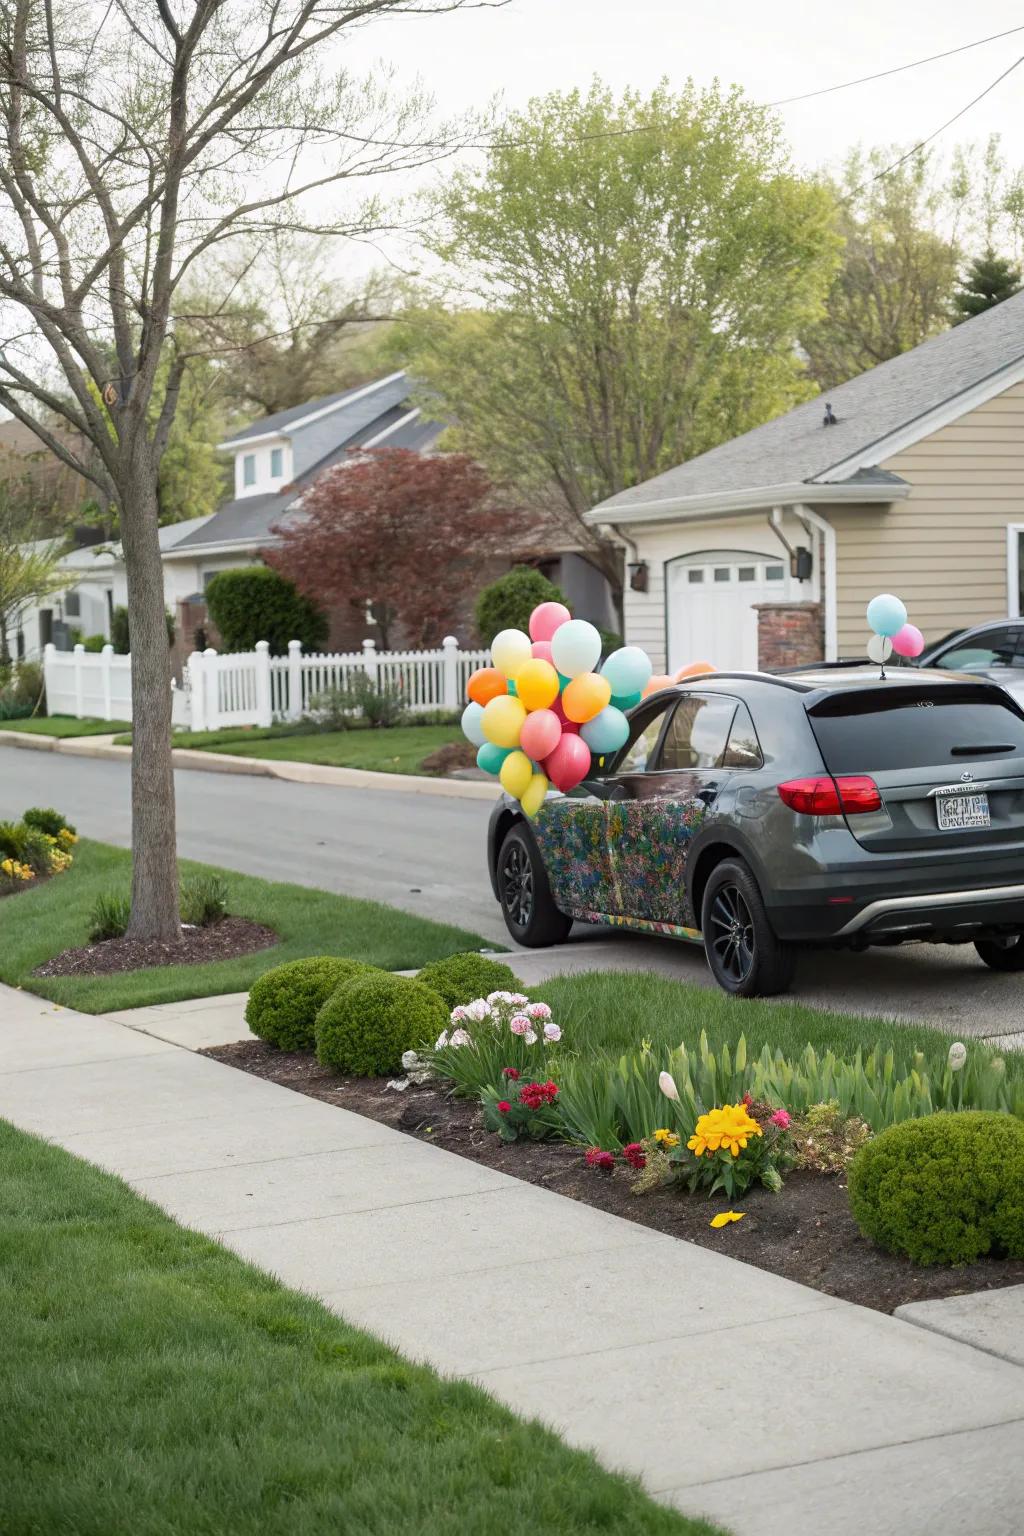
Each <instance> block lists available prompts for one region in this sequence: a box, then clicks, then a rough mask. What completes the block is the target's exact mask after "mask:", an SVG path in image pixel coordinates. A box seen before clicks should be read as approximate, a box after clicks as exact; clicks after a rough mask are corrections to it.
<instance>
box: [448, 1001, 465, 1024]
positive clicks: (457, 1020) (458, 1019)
mask: <svg viewBox="0 0 1024 1536" xmlns="http://www.w3.org/2000/svg"><path fill="white" fill-rule="evenodd" d="M465 1017H466V1010H465V1008H463V1006H462V1004H461V1003H460V1004H459V1006H458V1007H457V1008H453V1009H452V1011H451V1021H452V1023H453V1024H461V1023H462V1021H463V1019H464V1018H465Z"/></svg>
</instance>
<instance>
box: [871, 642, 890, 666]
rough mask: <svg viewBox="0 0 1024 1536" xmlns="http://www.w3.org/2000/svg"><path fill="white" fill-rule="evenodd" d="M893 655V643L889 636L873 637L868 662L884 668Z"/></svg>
mask: <svg viewBox="0 0 1024 1536" xmlns="http://www.w3.org/2000/svg"><path fill="white" fill-rule="evenodd" d="M891 655H892V641H891V640H890V639H889V637H888V635H872V636H871V639H870V640H869V641H868V660H869V661H877V662H878V664H879V666H882V665H883V664H884V663H885V662H887V661H888V660H889V657H890V656H891Z"/></svg>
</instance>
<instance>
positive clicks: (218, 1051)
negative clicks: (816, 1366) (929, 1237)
mask: <svg viewBox="0 0 1024 1536" xmlns="http://www.w3.org/2000/svg"><path fill="white" fill-rule="evenodd" d="M204 1054H206V1055H208V1056H214V1057H216V1059H217V1060H218V1061H223V1062H227V1063H228V1065H230V1066H233V1067H240V1068H241V1069H242V1071H244V1072H252V1073H254V1074H255V1075H256V1076H257V1077H265V1078H268V1079H270V1081H272V1082H275V1083H281V1084H283V1085H284V1086H285V1087H286V1088H294V1089H295V1090H296V1091H297V1092H299V1093H306V1094H309V1095H310V1096H311V1097H312V1098H315V1099H324V1100H326V1102H327V1103H329V1104H338V1105H340V1106H341V1107H342V1108H343V1109H351V1110H354V1111H355V1112H356V1114H360V1115H367V1116H368V1117H369V1118H370V1119H372V1120H379V1121H382V1122H383V1123H384V1124H385V1125H390V1126H393V1127H394V1128H395V1129H396V1130H400V1131H405V1132H407V1133H408V1134H409V1135H410V1136H416V1137H418V1138H419V1139H420V1140H423V1141H433V1142H436V1143H437V1145H438V1146H441V1147H445V1148H447V1150H448V1151H449V1152H457V1153H458V1154H459V1155H460V1156H461V1157H468V1158H470V1159H472V1161H473V1162H476V1163H485V1164H486V1165H487V1166H488V1167H489V1168H499V1169H501V1171H502V1172H503V1173H509V1174H512V1175H513V1176H514V1177H515V1178H519V1179H525V1180H526V1181H527V1182H528V1183H530V1184H540V1185H542V1186H543V1187H544V1188H545V1189H553V1190H555V1191H556V1193H558V1194H560V1195H567V1196H568V1197H569V1199H570V1200H582V1201H583V1202H584V1203H585V1204H586V1205H596V1206H598V1207H599V1208H600V1209H601V1210H603V1211H611V1212H612V1213H613V1214H614V1215H616V1216H623V1217H625V1219H626V1220H627V1221H636V1222H639V1223H640V1225H641V1226H646V1227H654V1228H655V1229H656V1230H657V1231H659V1232H667V1233H669V1235H670V1236H672V1237H681V1238H685V1239H686V1241H687V1242H691V1243H699V1244H700V1245H701V1247H703V1248H714V1249H716V1250H718V1251H719V1252H721V1253H728V1254H730V1255H731V1256H732V1257H733V1258H734V1259H743V1260H744V1261H745V1262H746V1263H747V1264H754V1265H756V1266H757V1268H758V1269H768V1270H771V1271H772V1272H773V1273H774V1274H777V1275H785V1276H786V1278H787V1279H789V1280H798V1281H800V1282H801V1284H803V1285H810V1286H813V1287H814V1289H815V1290H818V1291H825V1292H826V1293H827V1294H828V1295H830V1296H841V1297H843V1298H844V1299H845V1300H847V1301H856V1302H859V1303H860V1304H861V1305H862V1306H865V1307H873V1308H874V1309H875V1310H876V1311H878V1312H892V1311H893V1309H894V1308H896V1307H899V1306H902V1305H903V1303H904V1302H908V1301H927V1300H930V1299H932V1298H933V1297H942V1296H958V1295H961V1294H963V1293H964V1292H967V1291H984V1290H994V1289H997V1288H999V1287H1001V1286H1005V1285H1020V1284H1024V1261H1021V1260H1014V1259H1005V1260H996V1259H988V1260H982V1261H981V1262H979V1263H977V1264H968V1265H965V1266H963V1267H961V1268H958V1269H944V1268H929V1269H922V1268H919V1267H918V1266H916V1265H914V1264H911V1263H910V1261H909V1260H907V1259H901V1258H897V1257H896V1256H895V1255H893V1254H890V1253H884V1252H883V1251H882V1250H881V1249H879V1248H875V1247H874V1246H873V1245H872V1244H871V1243H869V1242H866V1241H865V1239H864V1238H863V1237H861V1235H860V1233H859V1232H858V1230H857V1228H856V1226H855V1225H854V1221H853V1218H852V1216H851V1215H850V1211H849V1206H848V1205H847V1197H846V1180H845V1177H843V1176H823V1175H821V1174H812V1173H791V1174H790V1175H789V1177H788V1179H787V1180H786V1187H785V1189H784V1190H783V1191H782V1193H781V1194H779V1195H772V1194H769V1192H768V1191H767V1190H766V1189H762V1188H761V1187H760V1186H758V1187H757V1188H756V1189H752V1190H750V1191H749V1192H748V1193H747V1194H746V1195H744V1196H743V1197H742V1198H741V1199H737V1200H735V1201H733V1202H732V1207H733V1208H734V1209H735V1210H739V1211H743V1212H744V1213H745V1214H744V1219H743V1220H742V1221H739V1222H732V1223H731V1224H730V1225H729V1226H727V1227H724V1228H723V1229H721V1230H720V1231H715V1230H714V1229H713V1228H712V1227H711V1226H710V1225H709V1223H710V1221H711V1218H712V1216H714V1214H715V1213H716V1211H719V1210H726V1209H728V1208H729V1202H727V1201H723V1200H721V1199H718V1198H715V1199H713V1200H707V1199H705V1198H704V1197H703V1196H700V1195H689V1194H687V1193H686V1192H685V1191H680V1190H679V1189H658V1190H654V1191H652V1192H651V1193H650V1194H646V1195H634V1194H632V1193H631V1191H630V1179H629V1176H628V1173H627V1170H626V1169H624V1168H622V1167H619V1168H617V1169H616V1171H615V1172H614V1173H612V1174H606V1173H597V1172H595V1171H594V1170H593V1169H590V1168H588V1167H587V1166H586V1164H585V1163H584V1161H583V1152H582V1150H581V1149H580V1148H579V1147H569V1146H566V1145H565V1144H564V1143H562V1142H552V1141H545V1142H529V1141H527V1142H514V1143H511V1144H510V1143H507V1142H503V1141H502V1140H501V1139H500V1138H499V1137H498V1136H494V1135H491V1134H490V1133H489V1132H487V1131H485V1130H484V1128H483V1125H482V1122H481V1116H480V1111H479V1108H478V1107H477V1105H475V1104H472V1103H470V1102H469V1101H468V1100H466V1099H455V1098H451V1097H449V1096H447V1095H446V1094H445V1093H443V1092H442V1091H441V1090H440V1089H438V1088H434V1087H430V1086H425V1087H422V1088H407V1089H406V1090H405V1092H404V1093H396V1092H395V1091H394V1090H393V1089H386V1088H385V1087H384V1084H383V1082H381V1081H379V1080H376V1079H372V1078H359V1077H338V1076H336V1075H335V1074H334V1073H332V1072H329V1071H327V1070H326V1068H324V1067H321V1066H320V1065H319V1064H318V1063H317V1061H316V1060H315V1058H314V1057H312V1056H309V1055H307V1054H306V1053H305V1052H302V1051H276V1050H274V1049H273V1047H272V1046H269V1045H267V1044H265V1043H264V1042H263V1041H262V1040H251V1041H250V1040H243V1041H239V1042H238V1044H236V1045H225V1046H218V1047H216V1048H215V1049H211V1050H209V1051H206V1052H205V1053H204Z"/></svg>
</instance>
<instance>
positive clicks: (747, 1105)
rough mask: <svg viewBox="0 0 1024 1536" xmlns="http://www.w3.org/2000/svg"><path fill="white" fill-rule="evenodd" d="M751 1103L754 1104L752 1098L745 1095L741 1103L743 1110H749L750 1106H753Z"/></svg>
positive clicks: (747, 1094) (749, 1095)
mask: <svg viewBox="0 0 1024 1536" xmlns="http://www.w3.org/2000/svg"><path fill="white" fill-rule="evenodd" d="M753 1102H754V1099H753V1096H752V1095H751V1094H749V1093H745V1094H744V1095H743V1099H742V1103H743V1107H744V1109H749V1108H750V1106H751V1104H753Z"/></svg>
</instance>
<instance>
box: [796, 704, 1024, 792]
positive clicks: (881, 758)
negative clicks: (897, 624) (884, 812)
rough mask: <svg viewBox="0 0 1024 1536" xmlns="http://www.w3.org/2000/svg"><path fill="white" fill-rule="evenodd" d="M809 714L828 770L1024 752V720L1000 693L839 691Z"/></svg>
mask: <svg viewBox="0 0 1024 1536" xmlns="http://www.w3.org/2000/svg"><path fill="white" fill-rule="evenodd" d="M809 715H810V720H811V725H812V728H813V730H814V734H815V736H816V737H817V740H818V745H819V747H820V748H821V754H822V757H823V758H824V761H825V766H826V767H827V768H828V770H829V772H830V773H884V772H886V771H890V770H894V769H895V770H898V769H901V768H930V767H935V766H938V765H940V764H943V763H960V764H963V765H964V766H968V765H969V764H970V762H971V761H972V759H974V760H978V759H981V758H985V757H997V758H1007V759H1009V758H1012V757H1014V756H1015V755H1017V754H1024V717H1022V716H1021V715H1020V713H1019V712H1018V711H1017V709H1016V708H1015V706H1014V705H1013V704H1012V703H1011V702H1010V700H1009V699H1008V698H1007V699H1002V698H1001V697H1000V695H999V694H998V693H997V692H996V691H995V690H994V689H993V690H992V692H991V694H987V693H981V692H980V691H978V690H976V689H969V690H968V689H960V688H955V687H951V688H942V689H929V690H928V691H927V692H924V691H920V692H919V691H918V690H917V689H914V690H911V691H910V696H909V697H908V691H907V690H906V689H905V688H904V687H902V686H900V687H899V689H898V692H897V690H896V688H894V689H893V691H892V693H888V694H886V693H883V692H881V691H880V690H878V689H873V690H871V691H870V692H865V693H853V694H845V695H844V694H833V695H832V696H831V697H830V698H827V699H824V700H822V701H821V702H820V703H819V704H816V705H815V706H814V707H813V708H812V709H811V710H810V711H809Z"/></svg>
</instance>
